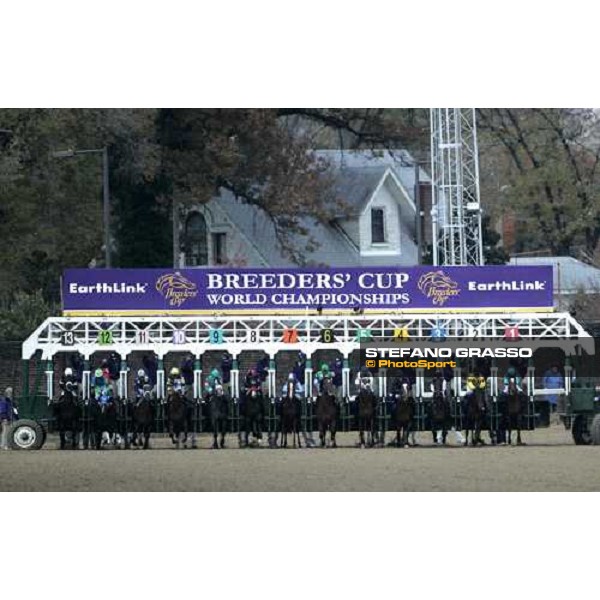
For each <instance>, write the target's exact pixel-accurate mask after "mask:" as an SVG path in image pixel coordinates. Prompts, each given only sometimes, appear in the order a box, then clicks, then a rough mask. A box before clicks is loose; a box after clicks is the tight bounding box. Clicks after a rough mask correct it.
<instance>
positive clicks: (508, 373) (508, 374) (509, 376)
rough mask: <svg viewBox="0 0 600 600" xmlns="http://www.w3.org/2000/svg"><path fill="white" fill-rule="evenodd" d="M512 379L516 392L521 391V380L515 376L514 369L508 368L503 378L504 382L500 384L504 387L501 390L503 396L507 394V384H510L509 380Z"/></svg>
mask: <svg viewBox="0 0 600 600" xmlns="http://www.w3.org/2000/svg"><path fill="white" fill-rule="evenodd" d="M511 379H514V380H515V383H516V385H517V390H518V391H519V392H522V391H523V381H522V379H521V377H519V375H517V371H516V369H515V368H514V367H508V370H507V371H506V375H505V376H504V380H503V381H502V384H503V385H504V388H503V390H502V391H503V392H504V393H505V394H508V384H509V383H510V380H511Z"/></svg>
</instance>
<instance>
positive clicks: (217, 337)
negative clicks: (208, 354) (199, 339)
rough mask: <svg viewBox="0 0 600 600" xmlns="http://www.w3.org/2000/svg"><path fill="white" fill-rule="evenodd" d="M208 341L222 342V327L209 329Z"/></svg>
mask: <svg viewBox="0 0 600 600" xmlns="http://www.w3.org/2000/svg"><path fill="white" fill-rule="evenodd" d="M209 337H210V343H211V344H222V343H223V330H222V329H220V328H219V329H211V330H210V335H209Z"/></svg>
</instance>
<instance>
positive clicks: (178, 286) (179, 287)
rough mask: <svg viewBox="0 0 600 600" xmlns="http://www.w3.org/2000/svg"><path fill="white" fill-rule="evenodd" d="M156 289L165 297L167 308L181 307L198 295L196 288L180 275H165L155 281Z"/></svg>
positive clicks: (191, 282) (177, 273) (176, 273)
mask: <svg viewBox="0 0 600 600" xmlns="http://www.w3.org/2000/svg"><path fill="white" fill-rule="evenodd" d="M156 289H157V290H158V291H159V292H160V293H161V294H162V295H163V296H164V297H165V300H167V302H168V304H169V306H177V307H179V306H181V305H182V304H183V303H184V302H186V301H187V300H189V299H190V298H195V297H196V296H197V295H198V286H197V285H196V284H195V283H194V282H193V281H190V280H189V279H187V278H186V277H184V276H183V275H182V274H181V273H179V272H178V271H176V272H175V273H165V274H164V275H161V276H160V277H159V278H158V279H157V281H156Z"/></svg>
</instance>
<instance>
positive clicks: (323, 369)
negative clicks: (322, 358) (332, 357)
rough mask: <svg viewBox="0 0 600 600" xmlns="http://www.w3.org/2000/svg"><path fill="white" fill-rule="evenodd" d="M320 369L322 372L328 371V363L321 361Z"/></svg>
mask: <svg viewBox="0 0 600 600" xmlns="http://www.w3.org/2000/svg"><path fill="white" fill-rule="evenodd" d="M321 371H323V372H329V365H328V364H327V363H323V364H322V365H321Z"/></svg>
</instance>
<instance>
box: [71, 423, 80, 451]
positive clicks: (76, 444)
mask: <svg viewBox="0 0 600 600" xmlns="http://www.w3.org/2000/svg"><path fill="white" fill-rule="evenodd" d="M72 427H73V428H72V429H71V435H72V436H73V437H72V439H71V448H72V449H73V450H77V448H79V438H78V437H77V425H75V423H73V426H72Z"/></svg>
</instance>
